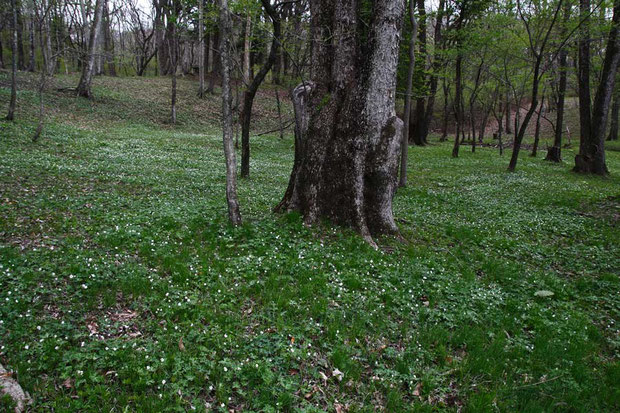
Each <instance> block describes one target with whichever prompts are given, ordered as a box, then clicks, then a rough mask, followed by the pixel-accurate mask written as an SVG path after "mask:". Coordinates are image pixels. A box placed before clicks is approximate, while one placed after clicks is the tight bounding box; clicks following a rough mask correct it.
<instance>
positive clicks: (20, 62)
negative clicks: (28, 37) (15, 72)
mask: <svg viewBox="0 0 620 413" xmlns="http://www.w3.org/2000/svg"><path fill="white" fill-rule="evenodd" d="M16 7H17V9H16V10H17V66H18V67H19V70H25V69H26V58H25V54H24V39H23V34H24V19H23V16H22V3H21V1H20V0H17V5H16Z"/></svg>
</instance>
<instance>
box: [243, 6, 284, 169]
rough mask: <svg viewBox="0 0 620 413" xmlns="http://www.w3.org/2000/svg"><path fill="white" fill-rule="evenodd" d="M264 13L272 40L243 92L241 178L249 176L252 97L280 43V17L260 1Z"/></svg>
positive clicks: (275, 58) (270, 65) (276, 53)
mask: <svg viewBox="0 0 620 413" xmlns="http://www.w3.org/2000/svg"><path fill="white" fill-rule="evenodd" d="M261 3H262V4H263V7H264V8H265V11H266V12H267V14H268V15H269V17H270V18H271V21H272V23H273V40H272V42H271V50H270V51H269V57H268V58H267V61H266V62H265V64H264V65H263V67H261V69H260V71H259V72H258V73H257V75H256V77H255V78H254V79H252V83H250V85H249V86H248V88H247V89H246V90H245V91H244V92H243V111H242V112H241V177H242V178H247V177H248V176H250V121H251V118H252V106H253V105H254V97H255V96H256V92H257V91H258V88H259V87H260V85H261V83H263V80H264V79H265V76H267V73H268V72H269V70H271V68H272V66H273V65H274V63H275V62H276V60H277V57H278V49H279V47H278V45H279V43H280V37H281V36H280V35H281V30H280V17H279V16H278V13H277V12H276V10H275V9H274V8H273V7H272V6H271V4H270V3H269V0H261Z"/></svg>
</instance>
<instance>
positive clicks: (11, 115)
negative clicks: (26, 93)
mask: <svg viewBox="0 0 620 413" xmlns="http://www.w3.org/2000/svg"><path fill="white" fill-rule="evenodd" d="M11 15H12V16H11V17H12V20H13V24H12V25H11V26H12V27H11V35H12V36H11V37H12V42H11V55H12V56H11V98H10V100H9V113H8V114H7V115H6V120H11V121H12V120H14V119H15V108H16V106H17V30H18V27H17V0H11Z"/></svg>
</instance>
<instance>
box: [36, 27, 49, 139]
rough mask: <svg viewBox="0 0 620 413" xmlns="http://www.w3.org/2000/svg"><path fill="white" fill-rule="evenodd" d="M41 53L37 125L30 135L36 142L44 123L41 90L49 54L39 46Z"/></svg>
mask: <svg viewBox="0 0 620 413" xmlns="http://www.w3.org/2000/svg"><path fill="white" fill-rule="evenodd" d="M39 36H40V37H39V40H40V43H41V44H43V31H40V32H39ZM41 53H42V57H43V67H42V68H41V77H40V80H39V123H38V125H37V129H36V131H35V132H34V135H33V136H32V141H33V142H37V141H38V140H39V137H41V134H42V133H43V126H44V124H45V104H44V101H43V92H44V91H45V83H46V80H47V70H46V67H47V65H48V62H47V61H48V59H49V58H50V56H47V53H46V50H45V49H44V48H41Z"/></svg>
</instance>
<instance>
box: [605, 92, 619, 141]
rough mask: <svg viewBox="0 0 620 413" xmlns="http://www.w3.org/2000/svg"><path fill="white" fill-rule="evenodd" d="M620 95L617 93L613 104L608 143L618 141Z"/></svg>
mask: <svg viewBox="0 0 620 413" xmlns="http://www.w3.org/2000/svg"><path fill="white" fill-rule="evenodd" d="M618 98H619V96H618V93H617V92H616V93H615V96H614V98H613V99H614V101H613V104H612V105H611V124H610V126H609V135H607V140H608V141H617V140H618V116H619V115H620V99H618Z"/></svg>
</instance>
